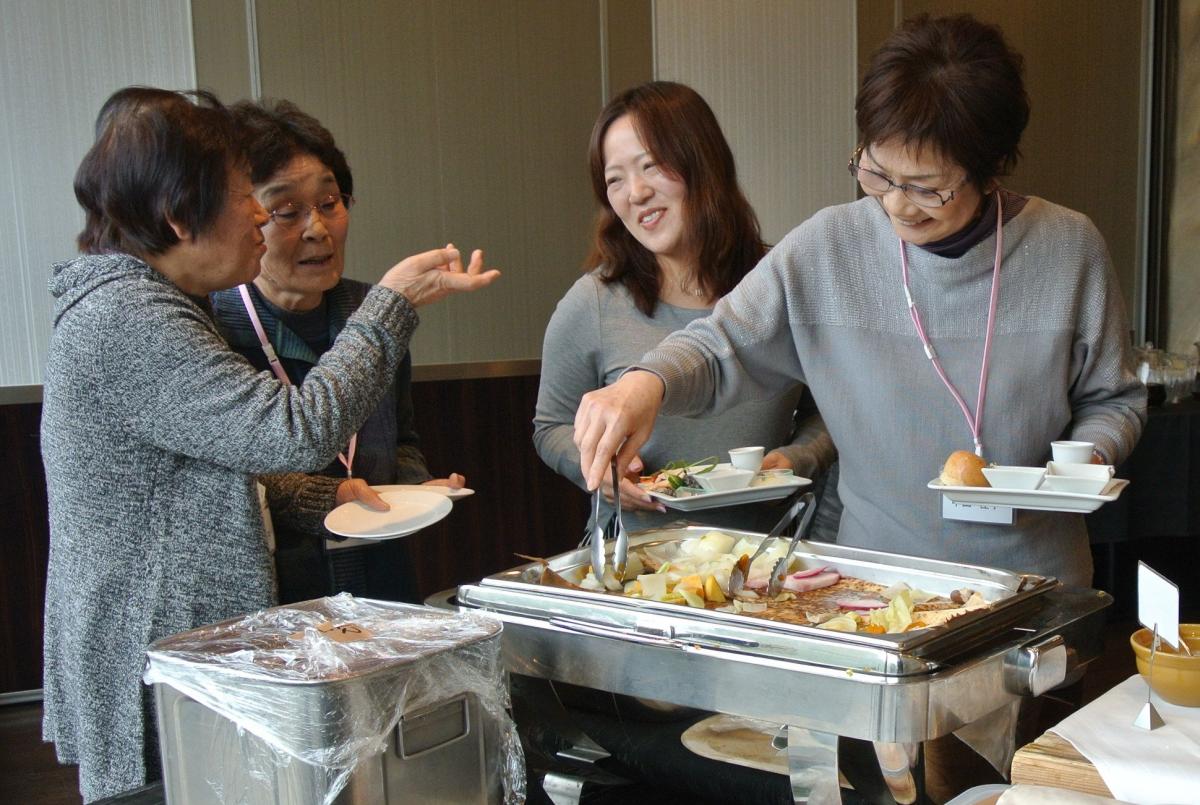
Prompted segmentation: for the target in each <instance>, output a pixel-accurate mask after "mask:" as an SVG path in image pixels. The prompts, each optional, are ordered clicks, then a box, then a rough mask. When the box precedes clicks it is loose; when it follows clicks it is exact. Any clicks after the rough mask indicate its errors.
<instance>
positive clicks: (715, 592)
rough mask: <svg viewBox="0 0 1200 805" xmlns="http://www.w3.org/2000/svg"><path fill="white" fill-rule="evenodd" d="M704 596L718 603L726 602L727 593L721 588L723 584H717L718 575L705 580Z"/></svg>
mask: <svg viewBox="0 0 1200 805" xmlns="http://www.w3.org/2000/svg"><path fill="white" fill-rule="evenodd" d="M704 597H705V598H707V599H708V600H709V601H713V602H715V603H717V604H724V603H725V600H726V599H725V593H724V592H723V591H722V590H721V585H720V584H717V577H716V576H709V577H708V578H707V579H705V580H704Z"/></svg>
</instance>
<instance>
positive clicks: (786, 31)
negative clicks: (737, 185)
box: [655, 0, 856, 242]
mask: <svg viewBox="0 0 1200 805" xmlns="http://www.w3.org/2000/svg"><path fill="white" fill-rule="evenodd" d="M854 13H855V8H854V4H853V3H846V2H842V0H820V1H819V2H805V3H795V2H789V1H788V0H770V1H769V2H755V3H742V2H736V0H658V1H657V2H656V3H655V45H656V53H655V58H656V74H657V76H658V77H659V78H662V79H670V80H676V81H681V82H683V83H686V84H689V85H691V86H693V87H694V88H695V89H696V90H697V91H699V92H700V93H701V94H702V95H703V96H704V97H705V99H706V100H708V102H709V104H710V105H711V106H712V107H713V110H714V111H715V112H716V114H717V118H718V119H719V120H720V121H721V127H722V128H723V129H724V131H725V136H726V138H727V139H728V140H729V144H730V147H731V148H732V149H733V153H734V156H735V157H736V158H737V164H738V174H739V176H740V178H741V181H742V185H743V187H744V188H745V190H746V193H747V195H748V196H749V198H750V202H751V204H753V205H754V208H755V211H756V212H757V213H758V217H759V220H760V221H761V222H762V226H763V234H764V236H765V237H766V239H767V240H768V241H770V242H776V241H778V240H779V239H780V238H782V237H783V236H784V235H785V234H787V233H788V232H789V231H790V230H791V229H793V228H794V227H795V226H796V225H797V224H799V223H800V222H801V221H803V220H804V219H805V218H807V217H809V216H810V215H812V214H813V213H814V212H816V211H817V210H819V209H821V208H822V207H825V206H828V205H830V204H838V203H842V202H845V201H850V200H852V199H853V198H854V184H853V181H852V180H851V178H850V176H849V175H848V174H847V172H846V167H845V165H846V160H847V159H848V158H849V156H850V151H851V149H852V148H853V145H854V128H853V120H854V118H853V108H852V107H853V100H854V87H855V82H856V75H855V70H856V67H855V59H856V54H855V47H854V42H855V25H854Z"/></svg>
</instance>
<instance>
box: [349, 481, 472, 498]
mask: <svg viewBox="0 0 1200 805" xmlns="http://www.w3.org/2000/svg"><path fill="white" fill-rule="evenodd" d="M371 488H372V489H374V490H375V491H376V492H380V493H383V492H432V493H434V494H435V495H443V496H445V497H448V498H450V499H451V500H458V499H459V498H465V497H467V496H469V495H474V494H475V490H474V489H467V488H466V487H463V488H462V489H451V488H450V487H448V486H439V485H438V484H380V485H378V486H373V487H371Z"/></svg>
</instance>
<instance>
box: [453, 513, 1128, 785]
mask: <svg viewBox="0 0 1200 805" xmlns="http://www.w3.org/2000/svg"><path fill="white" fill-rule="evenodd" d="M709 530H711V529H708V528H701V527H688V528H682V529H671V530H660V531H651V532H642V533H640V534H637V535H634V537H633V538H632V539H631V547H632V548H637V547H639V546H645V545H649V544H655V543H659V544H661V543H666V542H670V541H673V540H674V541H677V540H683V539H687V538H689V537H695V536H700V535H702V534H703V533H705V532H707V531H709ZM723 530H724V531H725V533H727V534H730V535H731V536H735V537H741V536H757V535H753V534H748V533H747V532H738V531H734V530H729V529H723ZM796 556H797V557H798V559H799V561H800V562H801V563H810V562H811V563H818V562H819V563H822V564H825V565H833V566H834V567H836V568H838V569H839V571H840V572H842V574H843V575H846V576H853V577H857V578H861V579H865V580H869V581H874V582H878V583H880V584H885V585H886V584H891V583H893V582H896V581H904V582H906V583H908V584H909V585H911V586H913V587H919V588H921V589H925V590H928V591H931V592H937V593H941V594H947V593H949V592H950V591H951V590H953V589H958V588H962V587H969V588H971V589H973V590H975V591H977V592H979V593H980V594H982V595H983V597H984V598H985V599H986V600H987V601H988V602H989V603H990V604H991V605H990V606H989V607H988V608H987V609H982V610H977V611H974V612H970V613H968V614H966V615H963V616H961V617H960V618H957V619H955V620H952V621H950V622H949V623H947V624H946V625H944V626H941V627H936V628H929V629H922V630H917V631H913V632H908V633H903V634H895V635H873V634H864V633H845V632H832V631H828V630H823V629H817V628H815V627H811V626H803V625H797V624H791V623H783V622H776V621H770V620H765V619H762V618H752V617H748V616H745V615H739V614H734V613H726V612H715V611H712V610H701V609H693V608H689V607H684V606H680V605H675V604H667V603H662V602H656V601H650V600H642V599H634V598H626V597H623V596H619V595H612V594H606V593H599V592H589V591H586V590H575V589H568V588H560V587H549V586H543V585H542V584H540V581H541V573H542V569H541V565H540V564H537V563H534V564H528V565H522V566H519V567H515V568H513V569H511V570H507V571H504V572H502V573H497V574H495V575H493V576H489V577H487V578H485V579H483V580H482V581H480V582H479V583H478V584H472V585H464V586H462V587H460V588H458V590H457V593H456V597H454V602H455V603H456V604H457V605H459V606H467V607H473V608H479V609H484V610H488V611H491V612H493V613H495V614H496V615H498V616H499V617H500V618H501V619H502V620H503V621H504V622H505V630H504V633H503V646H504V656H505V662H506V665H507V667H508V668H509V670H510V671H512V672H515V673H520V674H526V675H529V676H534V677H542V678H546V679H550V680H557V681H563V682H570V683H572V684H577V685H583V686H586V687H592V688H597V689H600V690H604V691H610V692H613V693H622V694H628V695H632V696H638V697H645V698H650V699H658V700H662V701H667V702H671V703H674V704H678V705H683V706H689V707H697V708H702V709H706V710H711V711H717V712H723V713H729V714H733V715H742V716H748V717H751V718H758V719H763V720H767V721H773V722H775V723H778V724H781V725H786V726H787V727H788V728H789V729H791V730H796V729H798V728H803V729H806V730H808V731H809V733H808V734H806V735H805V736H804V737H803V739H802V740H801V739H798V738H797V737H796V736H795V735H792V736H791V740H792V742H793V743H795V744H797V747H799V748H797V749H796V752H792V750H791V749H789V752H790V753H791V755H792V756H793V761H794V762H793V772H794V774H793V781H792V782H793V791H794V793H795V795H796V797H797V801H806V802H819V801H828V802H836V801H837V793H836V791H837V786H836V783H832V784H831V783H830V779H831V778H830V774H831V773H832V774H833V777H832V779H834V780H836V755H837V748H836V747H837V737H838V736H846V737H851V738H860V739H864V740H868V741H874V742H877V743H881V744H902V745H905V746H906V747H910V751H909V755H910V756H911V757H919V754H920V753H919V752H918V751H916V750H915V749H913V748H912V747H915V745H916V744H917V743H918V742H920V741H924V740H927V739H930V738H934V737H938V736H941V735H945V734H947V733H949V732H952V731H955V730H958V729H960V728H962V727H965V726H967V725H970V724H972V723H973V722H976V721H978V720H979V719H982V718H984V717H985V716H989V714H994V713H996V712H999V711H1001V710H1002V709H1003V708H1005V707H1006V706H1009V705H1012V704H1013V703H1015V702H1017V701H1019V699H1020V697H1022V696H1036V695H1040V694H1041V693H1043V692H1044V691H1046V690H1048V689H1050V688H1052V687H1055V686H1056V685H1058V684H1060V683H1062V682H1063V681H1064V680H1065V679H1068V678H1069V677H1070V676H1071V675H1072V674H1073V672H1075V671H1076V669H1080V668H1082V666H1083V665H1085V664H1086V663H1087V662H1089V661H1090V660H1091V659H1093V658H1094V657H1096V656H1098V655H1099V652H1100V650H1101V648H1102V637H1101V629H1102V626H1103V612H1102V611H1103V609H1104V608H1105V607H1106V606H1108V605H1109V604H1110V603H1111V598H1110V597H1108V596H1107V595H1106V594H1105V593H1102V592H1099V591H1096V590H1088V589H1081V588H1071V589H1068V588H1063V587H1062V586H1061V585H1060V584H1059V583H1058V582H1057V580H1055V579H1053V578H1047V577H1043V576H1038V575H1033V574H1028V573H1021V572H1013V571H1007V570H999V569H994V568H986V567H979V566H970V565H959V564H952V563H948V562H940V561H936V560H930V559H923V558H916V557H906V556H899V555H895V554H887V553H881V552H877V551H869V550H863V549H857V548H850V547H845V546H838V545H831V544H826V543H812V542H807V543H802V544H801V546H800V547H799V548H798V549H797V553H796ZM589 561H590V559H589V556H588V553H587V551H586V550H577V551H571V552H568V553H565V554H562V555H560V556H556V557H554V558H552V559H550V560H548V566H549V567H550V568H551V569H553V570H554V571H556V572H558V573H560V574H562V575H566V576H568V577H571V576H572V575H574V574H576V573H577V572H578V571H579V570H580V569H581V568H582V569H584V570H586V567H587V566H588V563H589ZM451 596H454V594H453V593H452V594H451ZM451 596H446V598H447V599H450V598H451ZM814 741H815V748H814ZM789 745H790V744H789ZM801 749H802V751H801ZM801 756H802V757H801ZM801 767H803V768H801ZM819 769H824V770H825V772H826V773H825V774H823V775H822V774H819V773H817V772H816V771H814V770H819ZM830 770H832V772H831V771H830ZM831 791H832V793H830V792H831Z"/></svg>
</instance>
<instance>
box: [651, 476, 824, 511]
mask: <svg viewBox="0 0 1200 805" xmlns="http://www.w3.org/2000/svg"><path fill="white" fill-rule="evenodd" d="M811 485H812V481H811V480H809V479H808V478H802V477H801V476H799V475H790V476H783V477H781V478H778V479H777V480H772V481H771V482H769V483H764V484H761V485H758V486H748V487H746V488H744V489H734V490H731V491H729V492H697V493H696V494H693V495H688V496H687V497H672V496H671V495H664V494H663V493H662V492H648V493H647V494H649V495H650V497H652V498H654V499H655V500H657V501H658V502H659V503H661V504H663V505H664V506H666V507H667V508H668V509H674V510H676V511H681V512H694V511H702V510H704V509H718V508H721V507H722V506H740V505H741V504H743V503H760V502H762V501H765V500H779V499H780V498H785V497H787V496H788V495H790V494H792V493H793V492H795V491H796V490H797V489H799V488H800V487H802V486H811Z"/></svg>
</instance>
